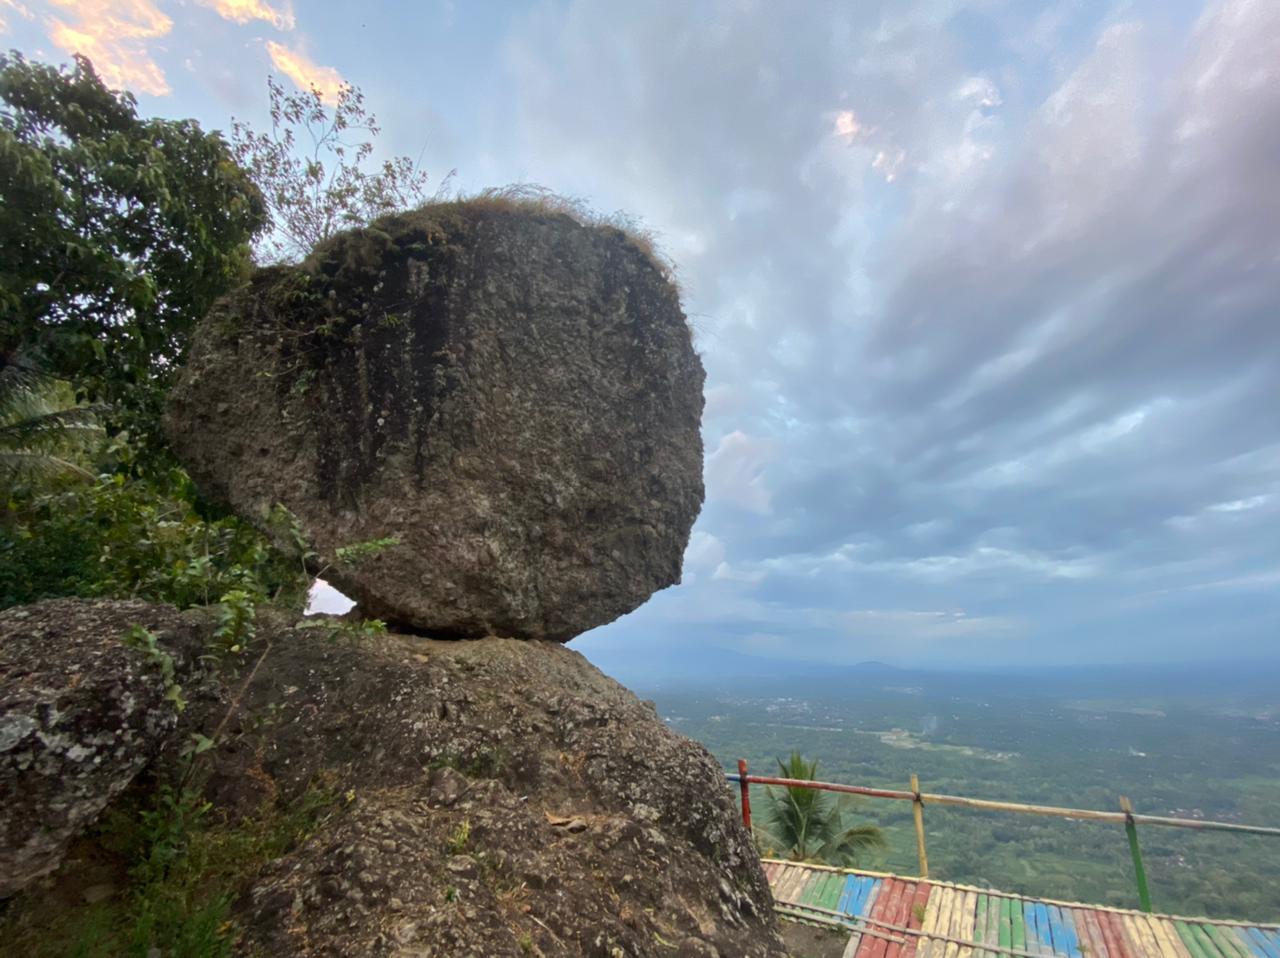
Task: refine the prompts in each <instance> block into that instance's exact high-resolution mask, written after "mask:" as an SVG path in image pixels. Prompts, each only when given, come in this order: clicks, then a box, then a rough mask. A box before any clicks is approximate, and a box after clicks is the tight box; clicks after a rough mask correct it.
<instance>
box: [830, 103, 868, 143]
mask: <svg viewBox="0 0 1280 958" xmlns="http://www.w3.org/2000/svg"><path fill="white" fill-rule="evenodd" d="M861 129H862V127H861V126H860V125H859V124H858V118H857V117H856V116H854V115H853V111H852V110H841V111H840V112H839V113H837V114H836V121H835V125H834V127H833V129H832V132H833V133H835V135H836V136H839V137H843V138H844V140H845V142H846V143H852V142H853V141H854V139H855V138H856V137H857V135H858V132H859V131H860V130H861Z"/></svg>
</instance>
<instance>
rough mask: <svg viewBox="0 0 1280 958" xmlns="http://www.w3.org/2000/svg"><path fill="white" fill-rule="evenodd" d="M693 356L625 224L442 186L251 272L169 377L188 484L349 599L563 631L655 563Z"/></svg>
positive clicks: (681, 483) (495, 627) (623, 606)
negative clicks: (173, 381) (306, 253)
mask: <svg viewBox="0 0 1280 958" xmlns="http://www.w3.org/2000/svg"><path fill="white" fill-rule="evenodd" d="M703 380H704V373H703V369H702V364H701V362H700V361H699V359H698V356H697V354H696V352H695V351H694V348H693V342H692V337H691V333H690V330H689V326H688V323H687V321H686V318H685V316H684V313H683V312H682V310H681V308H680V302H679V295H678V292H677V290H676V288H675V286H674V285H673V283H672V282H671V281H670V279H669V278H668V276H667V274H666V272H665V270H664V269H663V268H662V266H661V265H660V264H659V263H658V262H656V261H655V259H654V258H653V256H652V255H651V253H650V252H649V251H648V249H647V248H646V247H645V245H644V244H643V243H642V242H639V241H637V240H636V239H635V238H633V237H632V236H631V235H629V234H628V233H626V232H624V231H622V230H619V229H615V228H613V227H610V226H605V225H593V224H584V223H583V222H580V221H579V220H578V219H576V218H574V217H572V216H569V215H565V214H564V213H560V212H554V211H549V210H547V209H545V208H542V207H541V206H539V205H537V204H526V203H520V202H510V201H501V200H499V201H492V200H489V201H479V202H477V201H471V202H468V201H462V202H457V203H447V204H437V205H433V206H428V207H424V208H422V209H420V210H417V211H414V212H411V213H406V214H400V215H395V216H391V217H387V218H385V219H382V220H379V221H378V222H376V223H374V224H373V225H372V226H370V227H368V228H366V229H361V230H356V231H353V232H349V233H344V234H341V235H339V236H337V237H335V238H334V239H332V240H330V241H328V242H326V243H324V244H322V245H321V246H320V247H318V248H317V249H316V250H315V251H314V252H313V253H312V255H311V256H310V257H308V259H307V260H306V261H305V262H303V263H302V264H301V265H300V266H291V267H271V268H268V269H264V270H261V271H259V272H258V274H257V275H256V276H255V277H254V279H253V280H252V281H251V282H250V284H249V285H248V286H246V287H245V288H244V289H242V290H240V291H238V292H236V293H234V294H232V295H230V296H228V297H226V298H225V299H223V300H222V301H220V302H219V303H218V304H217V305H216V306H215V307H214V309H213V311H212V312H211V313H210V315H209V316H208V317H207V318H206V319H205V320H204V322H203V323H202V324H201V325H200V327H199V329H198V330H197V333H196V336H195V338H194V341H193V343H192V348H191V352H190V357H189V359H188V362H187V365H186V367H185V368H184V369H183V371H182V373H181V375H180V377H179V381H178V384H177V385H176V387H175V389H174V391H173V393H172V394H171V398H170V405H169V417H168V428H169V433H170V437H171V439H172V441H173V445H174V449H175V451H176V452H177V453H178V456H179V458H180V459H181V460H182V461H183V462H184V463H185V464H186V465H187V467H188V469H189V470H190V472H191V475H192V477H193V478H194V480H195V481H196V483H197V485H198V486H199V487H200V489H201V490H202V491H203V492H204V493H205V494H206V495H209V496H211V497H213V498H215V499H218V500H221V501H223V502H225V503H226V504H227V505H229V506H230V507H231V508H232V509H233V510H234V511H235V512H237V513H238V514H239V515H241V516H243V517H245V518H247V519H249V520H250V521H252V522H254V523H255V524H257V525H258V526H259V527H260V528H262V529H263V530H264V531H266V532H267V533H268V534H269V535H271V536H272V537H273V539H274V540H275V541H276V542H277V543H278V544H279V545H281V546H282V547H284V548H296V547H297V543H298V542H300V541H301V542H305V544H306V546H307V547H308V548H309V550H310V551H311V552H313V553H314V556H313V557H312V559H311V560H310V561H311V562H312V563H313V565H314V567H315V569H316V570H317V571H320V570H323V575H324V577H325V578H326V579H328V580H329V581H331V582H333V583H334V584H335V585H336V586H337V587H338V588H339V589H341V590H342V591H343V592H344V593H346V594H347V595H349V596H351V597H352V598H353V599H355V600H356V601H357V602H358V603H359V604H360V606H361V608H362V610H363V611H364V612H365V614H367V615H370V616H377V617H380V618H384V619H387V620H390V621H393V622H397V623H399V624H401V625H403V626H407V627H410V628H414V629H417V630H420V631H423V632H426V633H428V634H433V635H439V636H448V637H457V638H472V637H480V636H486V635H500V636H512V637H519V638H530V639H552V640H556V641H562V642H563V641H567V640H569V639H571V638H573V637H574V636H576V635H578V634H580V633H581V632H584V631H586V630H588V629H591V628H594V627H596V626H599V625H603V624H604V623H606V622H609V621H612V620H613V619H615V618H617V617H618V616H620V615H623V614H624V613H626V612H629V611H631V610H632V609H635V608H636V607H638V606H639V605H641V604H642V603H643V602H644V601H645V600H646V599H648V597H649V596H650V595H652V594H653V593H654V592H656V591H657V590H659V589H662V588H665V587H666V586H668V585H672V584H674V583H676V582H679V581H680V566H681V560H682V556H683V553H684V549H685V546H686V545H687V543H688V538H689V531H690V528H691V527H692V525H693V521H694V519H695V518H696V517H697V514H698V511H699V509H700V508H701V505H702V499H703V485H702V440H701V435H700V431H699V427H700V420H701V416H702V403H703V400H702V385H703Z"/></svg>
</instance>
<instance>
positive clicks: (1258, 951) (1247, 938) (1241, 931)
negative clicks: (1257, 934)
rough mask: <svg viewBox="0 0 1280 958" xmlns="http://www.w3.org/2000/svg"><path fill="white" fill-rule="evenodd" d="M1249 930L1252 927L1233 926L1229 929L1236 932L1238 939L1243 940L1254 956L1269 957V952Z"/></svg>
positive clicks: (1257, 957)
mask: <svg viewBox="0 0 1280 958" xmlns="http://www.w3.org/2000/svg"><path fill="white" fill-rule="evenodd" d="M1249 931H1250V929H1248V928H1232V929H1230V930H1229V932H1230V933H1233V934H1234V936H1235V939H1236V941H1239V942H1241V943H1242V944H1243V945H1244V946H1245V948H1247V949H1249V953H1250V954H1251V955H1253V956H1254V958H1267V953H1266V952H1265V951H1263V950H1262V946H1261V945H1259V944H1258V943H1257V942H1256V941H1254V940H1253V936H1251V935H1250V934H1249Z"/></svg>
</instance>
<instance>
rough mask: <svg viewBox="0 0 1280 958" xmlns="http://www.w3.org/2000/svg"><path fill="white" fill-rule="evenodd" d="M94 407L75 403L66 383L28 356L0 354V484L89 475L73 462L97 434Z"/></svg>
mask: <svg viewBox="0 0 1280 958" xmlns="http://www.w3.org/2000/svg"><path fill="white" fill-rule="evenodd" d="M101 411H102V407H100V406H86V405H80V404H78V403H76V401H75V396H74V394H73V393H72V390H71V387H70V386H69V385H68V384H67V383H65V382H63V381H61V380H58V379H54V378H52V377H50V376H49V375H48V374H47V373H45V372H44V370H43V369H42V368H41V367H40V366H39V364H38V363H37V362H35V361H34V360H33V359H32V358H31V357H30V356H27V355H24V354H21V353H20V354H18V355H14V356H7V357H0V482H4V483H6V484H8V483H13V482H17V481H18V480H22V479H28V480H29V479H38V478H46V477H50V476H55V475H73V476H79V477H82V478H86V479H92V478H93V475H92V473H90V472H89V471H88V470H86V469H85V468H84V467H83V466H81V465H79V464H78V463H77V462H76V461H75V460H76V459H77V458H81V456H82V454H83V453H84V452H85V451H86V450H87V449H88V448H89V446H90V445H91V444H92V443H95V442H97V441H98V440H100V439H101V437H102V427H101V426H100V425H99V424H98V420H97V416H98V413H100V412H101Z"/></svg>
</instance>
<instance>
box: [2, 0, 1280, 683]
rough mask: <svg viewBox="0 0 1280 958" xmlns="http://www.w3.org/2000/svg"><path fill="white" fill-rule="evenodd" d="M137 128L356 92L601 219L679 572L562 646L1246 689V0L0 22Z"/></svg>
mask: <svg viewBox="0 0 1280 958" xmlns="http://www.w3.org/2000/svg"><path fill="white" fill-rule="evenodd" d="M0 22H2V27H0V30H2V31H3V36H0V44H3V45H4V46H6V47H14V48H17V49H20V50H22V51H24V52H25V53H26V54H28V55H29V56H32V57H36V58H39V59H46V60H58V61H62V60H65V59H66V58H67V57H68V55H69V54H70V53H71V52H72V51H77V50H78V51H81V52H84V53H86V54H88V55H89V56H90V57H91V58H92V59H93V60H94V61H95V64H96V66H97V67H98V69H99V71H100V72H101V73H102V74H103V76H104V77H105V78H106V79H107V80H108V82H109V83H111V84H113V85H122V86H126V87H128V88H130V89H132V90H133V91H134V92H135V93H137V94H138V98H139V104H140V109H141V110H142V111H143V112H145V113H150V114H160V115H165V116H192V117H195V118H196V119H198V120H199V121H200V122H201V123H202V124H203V125H204V126H206V127H207V128H219V129H228V128H229V127H230V118H231V117H233V116H234V117H237V118H243V119H247V120H250V121H252V122H257V123H261V122H262V121H263V119H264V114H265V105H266V77H267V75H268V73H275V74H276V75H278V76H280V77H282V78H284V79H285V81H286V82H288V83H293V84H301V85H312V84H314V85H315V86H316V87H317V88H318V89H320V90H321V91H322V92H324V93H325V94H326V95H331V93H332V91H333V90H335V89H336V88H337V85H339V84H341V83H343V82H350V83H353V84H355V85H357V86H358V87H360V88H361V89H362V90H363V91H364V93H365V96H366V100H367V104H368V106H369V107H370V108H371V109H372V110H373V111H374V112H375V113H376V114H377V116H378V118H379V120H380V122H381V125H382V128H383V133H382V137H381V138H380V140H379V147H380V149H381V150H383V151H384V152H385V153H387V154H391V153H395V154H408V155H410V156H413V157H421V160H422V163H423V165H424V167H425V168H426V169H427V171H428V172H429V173H430V174H431V175H432V176H433V177H435V178H436V181H437V182H439V181H440V180H442V179H443V177H444V176H445V175H446V174H447V173H448V172H449V171H450V170H456V176H455V178H454V181H453V182H454V184H455V185H456V186H457V187H459V188H461V189H464V190H475V189H479V188H482V187H485V186H491V185H502V184H507V183H514V182H527V183H537V184H540V185H543V186H546V187H548V188H550V189H553V190H556V191H558V192H562V193H565V194H569V195H571V196H575V197H580V198H582V199H585V200H586V201H587V202H588V203H590V204H591V205H592V206H594V207H595V208H597V209H599V210H601V211H605V212H611V211H614V210H623V211H626V212H627V213H629V214H632V215H634V216H636V217H638V218H640V219H641V220H642V221H643V222H644V223H645V224H646V225H647V226H648V227H650V228H652V229H653V230H654V231H656V233H657V234H658V235H659V238H660V240H661V243H662V245H663V247H664V248H665V250H666V252H667V253H668V254H669V256H670V257H671V258H672V259H673V260H674V261H675V262H676V264H677V266H678V271H679V276H680V281H681V286H682V290H683V301H684V305H685V309H686V311H687V313H688V315H689V317H690V320H691V322H692V324H693V326H694V328H695V330H696V342H697V346H698V349H699V351H700V353H701V355H702V357H703V362H704V363H705V365H706V368H707V375H708V378H707V391H706V399H707V406H706V413H705V416H704V420H703V436H704V441H705V445H706V481H707V501H706V505H705V507H704V509H703V512H702V515H701V517H700V518H699V520H698V523H697V525H696V526H695V528H694V531H693V535H692V538H691V541H690V544H689V549H688V551H687V553H686V556H685V565H684V582H683V584H681V585H680V586H678V587H674V588H671V589H668V590H665V591H664V592H661V593H659V594H658V595H656V596H655V597H654V598H653V599H651V600H650V601H649V602H648V603H647V604H646V605H645V606H643V607H642V608H641V609H640V610H638V611H636V612H634V613H632V614H631V615H629V616H626V617H624V618H623V619H621V620H619V621H618V622H616V623H613V624H611V625H609V626H606V627H603V628H601V629H598V630H595V631H593V632H591V633H589V634H587V635H585V636H583V637H581V638H580V639H578V640H576V641H575V643H574V647H575V648H578V649H580V650H581V651H583V652H584V653H586V654H587V655H588V656H589V657H591V658H593V659H596V660H597V661H602V662H617V663H621V662H625V661H626V660H627V659H628V657H632V658H634V657H637V656H643V657H646V658H650V659H652V658H655V657H657V658H664V657H665V658H667V659H669V660H670V661H672V662H679V661H680V659H681V658H682V657H684V656H690V655H692V654H694V653H695V652H696V653H697V654H698V655H699V656H703V657H705V656H707V655H710V656H712V658H714V654H715V650H718V649H727V650H733V651H736V652H738V653H745V654H749V655H758V656H767V657H787V658H792V659H802V660H812V661H816V662H831V663H854V662H858V661H863V660H867V659H875V660H880V661H884V662H889V663H893V664H898V665H904V666H936V667H947V668H950V667H960V668H981V667H982V666H984V665H989V664H999V665H1016V664H1054V663H1072V664H1075V663H1107V662H1165V661H1175V662H1176V661H1184V660H1185V661H1195V660H1204V659H1214V660H1240V661H1246V660H1260V659H1266V660H1271V661H1276V660H1278V659H1280V643H1277V641H1276V636H1277V630H1278V627H1280V535H1278V534H1277V533H1278V532H1280V415H1278V413H1280V402H1277V400H1278V399H1280V395H1278V393H1280V3H1277V2H1276V0H1211V2H1207V3H1198V2H1184V0H1120V2H1114V0H1102V2H1094V0H1046V2H1033V0H1009V2H1002V0H858V2H852V0H844V2H841V3H835V4H828V3H821V2H816V0H814V2H803V3H802V2H785V0H760V2H753V0H705V2H703V0H681V2H671V3H663V2H651V3H614V2H606V0H599V2H585V0H583V2H576V0H565V2H538V3H497V2H492V3H491V2H481V0H477V2H471V3H464V2H457V3H452V2H432V0H414V2H384V3H367V4H363V5H357V4H350V3H338V2H328V3H325V2H319V0H316V2H306V0H298V2H296V3H293V4H290V3H289V2H287V0H187V2H163V0H50V2H48V3H35V2H31V0H22V2H18V0H0Z"/></svg>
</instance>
